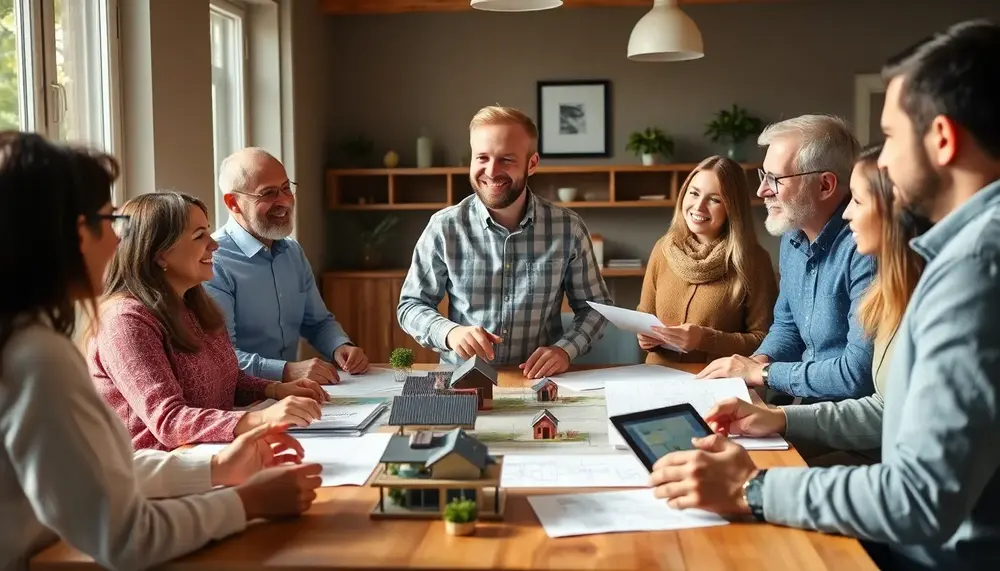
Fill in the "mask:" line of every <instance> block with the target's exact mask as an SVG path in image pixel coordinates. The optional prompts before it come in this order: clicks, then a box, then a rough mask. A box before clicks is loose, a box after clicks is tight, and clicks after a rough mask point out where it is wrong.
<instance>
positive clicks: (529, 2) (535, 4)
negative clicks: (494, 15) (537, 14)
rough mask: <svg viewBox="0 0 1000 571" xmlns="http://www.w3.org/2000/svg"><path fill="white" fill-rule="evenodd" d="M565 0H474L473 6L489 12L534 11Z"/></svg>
mask: <svg viewBox="0 0 1000 571" xmlns="http://www.w3.org/2000/svg"><path fill="white" fill-rule="evenodd" d="M562 3H563V0H472V8H473V9H475V10H485V11H487V12H534V11H536V10H549V9H551V8H558V7H560V6H562Z"/></svg>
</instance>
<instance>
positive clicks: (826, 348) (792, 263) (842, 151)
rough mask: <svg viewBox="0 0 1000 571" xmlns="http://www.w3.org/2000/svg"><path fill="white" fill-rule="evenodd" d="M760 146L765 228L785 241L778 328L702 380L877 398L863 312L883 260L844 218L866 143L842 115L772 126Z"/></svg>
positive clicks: (815, 395)
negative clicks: (865, 248)
mask: <svg viewBox="0 0 1000 571" xmlns="http://www.w3.org/2000/svg"><path fill="white" fill-rule="evenodd" d="M758 144H760V145H761V146H766V147H767V154H766V156H765V158H764V164H763V168H762V169H759V171H758V175H759V177H760V186H759V187H758V190H757V196H759V197H761V198H763V199H764V204H765V206H766V207H767V221H766V222H765V226H766V228H767V231H768V232H770V233H771V234H772V235H775V236H781V251H780V254H779V256H778V264H779V273H780V274H781V279H780V285H779V288H780V291H779V294H778V301H777V303H776V304H775V307H774V323H773V325H772V326H771V328H770V330H769V331H768V334H767V337H765V338H764V341H763V342H761V344H760V347H758V349H757V353H756V354H755V355H754V356H753V357H749V358H748V357H742V356H736V355H734V356H732V357H726V358H724V359H718V360H716V361H714V362H712V363H710V364H709V365H708V366H707V367H706V368H705V370H704V371H702V372H701V373H700V376H701V377H705V378H716V377H743V378H744V379H745V380H746V382H747V385H748V386H751V387H760V386H764V387H767V388H769V389H772V390H773V391H777V392H779V393H783V394H785V395H791V396H795V397H804V398H805V399H807V400H809V401H817V400H840V399H845V398H856V397H862V396H866V395H870V394H872V393H873V392H874V385H873V383H872V376H871V366H872V352H873V349H872V342H871V340H870V339H868V338H867V337H866V336H865V334H864V332H863V331H862V328H861V324H860V323H859V322H858V320H857V318H856V313H857V309H858V305H859V303H860V301H861V298H862V296H863V295H864V293H865V290H866V289H867V288H868V285H869V283H870V282H871V280H872V278H873V277H874V272H875V262H874V260H873V259H872V258H871V257H870V256H864V255H861V254H858V252H857V249H856V247H855V243H854V237H853V236H852V234H851V230H850V228H849V227H848V226H847V224H846V222H845V221H844V219H843V217H842V215H843V213H844V209H845V208H846V207H847V203H848V201H849V200H850V188H849V186H848V183H849V181H850V179H851V170H852V169H853V168H854V162H855V160H856V158H857V155H858V153H859V145H858V142H857V140H856V139H855V138H854V135H852V134H851V131H850V129H849V128H848V127H847V125H846V124H844V122H843V121H841V120H840V119H837V118H836V117H831V116H828V115H803V116H801V117H795V118H792V119H788V120H785V121H782V122H780V123H775V124H773V125H770V126H768V127H767V129H765V130H764V132H763V133H761V135H760V138H759V139H758Z"/></svg>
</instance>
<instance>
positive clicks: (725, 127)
mask: <svg viewBox="0 0 1000 571" xmlns="http://www.w3.org/2000/svg"><path fill="white" fill-rule="evenodd" d="M763 129H764V122H763V121H761V120H760V118H758V117H754V116H753V115H750V113H749V112H748V111H747V110H746V109H744V108H743V107H740V106H739V105H736V104H735V103H734V104H733V106H732V108H731V109H722V110H721V111H719V112H717V113H716V114H715V118H714V119H712V120H711V121H710V122H709V123H708V125H706V127H705V136H706V137H708V138H709V139H711V141H712V142H713V143H719V142H723V143H726V144H727V145H728V148H727V150H726V154H727V155H728V156H729V158H731V159H733V160H740V152H739V151H740V144H741V143H742V142H743V141H745V140H746V139H747V137H752V136H755V135H758V134H759V133H760V132H761V131H762V130H763Z"/></svg>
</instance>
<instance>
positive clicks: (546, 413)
mask: <svg viewBox="0 0 1000 571" xmlns="http://www.w3.org/2000/svg"><path fill="white" fill-rule="evenodd" d="M545 416H547V417H549V420H551V421H552V424H559V419H558V418H556V415H554V414H552V413H551V412H549V409H547V408H543V409H542V412H540V413H538V414H536V415H535V418H533V419H531V426H534V425H535V424H536V423H538V421H539V420H541V419H542V417H545Z"/></svg>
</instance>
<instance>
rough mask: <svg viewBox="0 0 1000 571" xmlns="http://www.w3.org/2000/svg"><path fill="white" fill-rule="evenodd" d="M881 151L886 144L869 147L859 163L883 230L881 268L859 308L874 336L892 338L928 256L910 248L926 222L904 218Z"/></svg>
mask: <svg viewBox="0 0 1000 571" xmlns="http://www.w3.org/2000/svg"><path fill="white" fill-rule="evenodd" d="M881 151H882V145H874V146H872V147H869V148H866V149H865V150H864V151H863V152H862V153H861V155H860V157H859V158H858V162H857V164H858V165H859V166H860V167H861V169H862V172H863V173H864V175H865V178H866V179H868V188H869V190H870V192H871V197H872V200H873V201H874V202H875V211H876V213H877V214H878V217H879V221H880V226H881V233H882V243H881V245H880V246H879V251H878V254H876V261H877V263H878V270H877V271H876V273H875V278H874V279H873V280H872V282H871V284H870V285H869V286H868V290H867V291H866V293H865V296H864V297H863V298H862V300H861V305H860V307H859V309H858V319H859V321H860V322H861V326H862V327H863V328H864V330H865V333H866V334H867V335H868V336H869V337H871V338H873V339H886V338H888V337H889V336H891V335H892V333H893V331H895V330H896V327H897V326H898V325H899V322H900V321H902V319H903V313H904V312H905V311H906V306H907V304H909V303H910V298H911V297H912V296H913V290H914V289H915V288H916V287H917V281H918V280H920V274H921V272H923V270H924V259H923V258H921V257H920V256H919V255H917V253H916V252H914V251H913V250H912V249H910V246H909V244H910V240H911V239H913V238H915V237H916V236H918V235H920V234H921V233H922V232H923V231H924V230H926V224H924V223H922V222H919V221H916V220H905V221H904V220H903V219H902V218H901V217H900V212H898V211H897V209H896V208H895V207H894V206H895V205H894V202H895V198H894V197H893V194H892V181H890V180H889V173H888V171H886V169H884V168H879V166H878V164H877V161H878V155H879V153H880V152H881Z"/></svg>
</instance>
